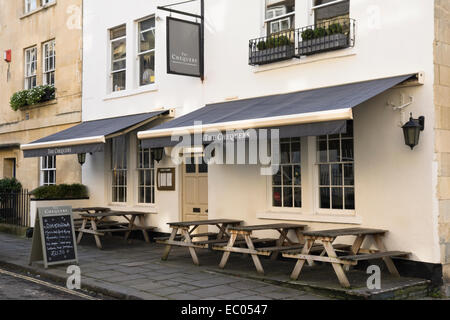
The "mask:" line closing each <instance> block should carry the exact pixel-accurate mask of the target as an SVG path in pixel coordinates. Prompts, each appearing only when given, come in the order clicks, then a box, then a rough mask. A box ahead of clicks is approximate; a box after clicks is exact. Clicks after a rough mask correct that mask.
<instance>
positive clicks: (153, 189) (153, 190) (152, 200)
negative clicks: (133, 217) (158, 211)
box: [150, 187, 155, 203]
mask: <svg viewBox="0 0 450 320" xmlns="http://www.w3.org/2000/svg"><path fill="white" fill-rule="evenodd" d="M150 192H151V195H152V199H151V203H155V188H154V187H151V188H150Z"/></svg>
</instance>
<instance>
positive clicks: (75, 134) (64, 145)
mask: <svg viewBox="0 0 450 320" xmlns="http://www.w3.org/2000/svg"><path fill="white" fill-rule="evenodd" d="M166 114H169V110H159V111H154V112H148V113H142V114H135V115H130V116H123V117H115V118H108V119H101V120H93V121H86V122H82V123H80V124H78V125H76V126H74V127H72V128H69V129H67V130H63V131H61V132H58V133H55V134H53V135H50V136H48V137H45V138H42V139H39V140H36V141H33V142H31V143H30V144H25V145H21V149H22V150H23V153H24V157H25V158H31V157H42V156H49V155H64V154H76V153H87V152H91V153H92V152H101V151H103V147H104V144H105V142H106V139H108V138H109V137H111V136H116V135H120V134H121V133H126V132H128V131H130V130H134V129H137V128H139V127H140V126H142V125H145V124H147V123H148V122H150V121H153V120H154V119H155V118H156V117H159V116H161V115H166Z"/></svg>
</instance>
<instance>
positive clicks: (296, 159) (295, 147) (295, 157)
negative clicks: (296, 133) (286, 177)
mask: <svg viewBox="0 0 450 320" xmlns="http://www.w3.org/2000/svg"><path fill="white" fill-rule="evenodd" d="M291 147H292V163H300V161H301V159H300V142H293V143H292V145H291Z"/></svg>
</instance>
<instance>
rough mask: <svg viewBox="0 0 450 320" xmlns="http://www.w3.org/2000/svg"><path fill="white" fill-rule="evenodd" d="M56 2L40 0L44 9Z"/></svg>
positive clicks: (53, 0)
mask: <svg viewBox="0 0 450 320" xmlns="http://www.w3.org/2000/svg"><path fill="white" fill-rule="evenodd" d="M55 1H56V0H41V6H42V7H45V6H47V5H49V4H51V3H54V2H55Z"/></svg>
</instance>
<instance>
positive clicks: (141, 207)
mask: <svg viewBox="0 0 450 320" xmlns="http://www.w3.org/2000/svg"><path fill="white" fill-rule="evenodd" d="M108 207H110V208H111V209H112V210H115V209H116V210H120V211H127V210H130V211H142V212H143V213H148V214H157V213H158V210H157V208H156V206H155V205H154V204H145V203H140V204H136V205H129V204H126V203H117V202H116V203H114V202H111V203H109V205H108Z"/></svg>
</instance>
